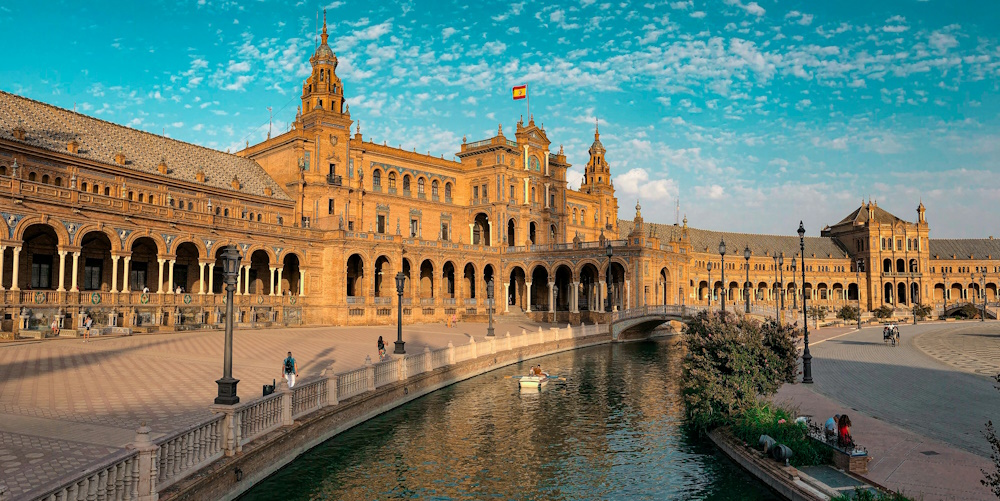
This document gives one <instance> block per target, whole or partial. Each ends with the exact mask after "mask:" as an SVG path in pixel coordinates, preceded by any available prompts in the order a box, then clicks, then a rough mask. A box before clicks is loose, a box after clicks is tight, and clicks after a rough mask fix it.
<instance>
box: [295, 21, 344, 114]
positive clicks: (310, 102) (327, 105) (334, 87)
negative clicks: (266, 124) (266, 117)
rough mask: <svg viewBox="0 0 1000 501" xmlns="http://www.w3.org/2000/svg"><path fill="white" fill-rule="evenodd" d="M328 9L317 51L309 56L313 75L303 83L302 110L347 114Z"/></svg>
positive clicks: (304, 111) (309, 112) (308, 112)
mask: <svg viewBox="0 0 1000 501" xmlns="http://www.w3.org/2000/svg"><path fill="white" fill-rule="evenodd" d="M329 40H330V35H329V34H328V32H327V23H326V10H325V9H324V10H323V31H322V33H321V34H320V44H319V46H317V47H316V52H314V53H313V55H312V57H310V58H309V64H311V65H312V75H310V76H309V78H307V79H306V81H305V82H303V84H302V112H303V115H304V116H305V115H310V114H311V113H313V112H318V111H320V110H323V111H327V112H333V113H335V114H338V115H347V114H349V112H348V111H347V110H346V109H345V106H344V86H343V84H342V83H341V81H340V78H339V77H337V54H335V53H334V52H333V50H331V49H330V45H329Z"/></svg>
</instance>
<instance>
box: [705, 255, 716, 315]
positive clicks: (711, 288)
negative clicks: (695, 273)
mask: <svg viewBox="0 0 1000 501" xmlns="http://www.w3.org/2000/svg"><path fill="white" fill-rule="evenodd" d="M705 266H706V267H707V268H708V311H712V296H714V295H715V285H713V284H712V262H711V261H709V262H708V264H707V265H705Z"/></svg>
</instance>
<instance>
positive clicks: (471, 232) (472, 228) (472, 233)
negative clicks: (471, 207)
mask: <svg viewBox="0 0 1000 501" xmlns="http://www.w3.org/2000/svg"><path fill="white" fill-rule="evenodd" d="M475 227H476V224H475V223H469V245H472V243H473V242H475V240H473V237H474V236H475V235H476V230H475Z"/></svg>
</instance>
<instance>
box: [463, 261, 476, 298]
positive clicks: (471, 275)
mask: <svg viewBox="0 0 1000 501" xmlns="http://www.w3.org/2000/svg"><path fill="white" fill-rule="evenodd" d="M462 282H463V284H464V285H465V290H466V293H465V294H466V297H468V298H470V299H475V297H476V266H475V265H474V264H472V263H471V262H468V263H465V266H463V267H462Z"/></svg>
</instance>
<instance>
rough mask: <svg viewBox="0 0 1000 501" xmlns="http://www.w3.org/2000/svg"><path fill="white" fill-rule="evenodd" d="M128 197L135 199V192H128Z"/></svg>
mask: <svg viewBox="0 0 1000 501" xmlns="http://www.w3.org/2000/svg"><path fill="white" fill-rule="evenodd" d="M128 199H129V200H135V192H134V191H130V192H128Z"/></svg>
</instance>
